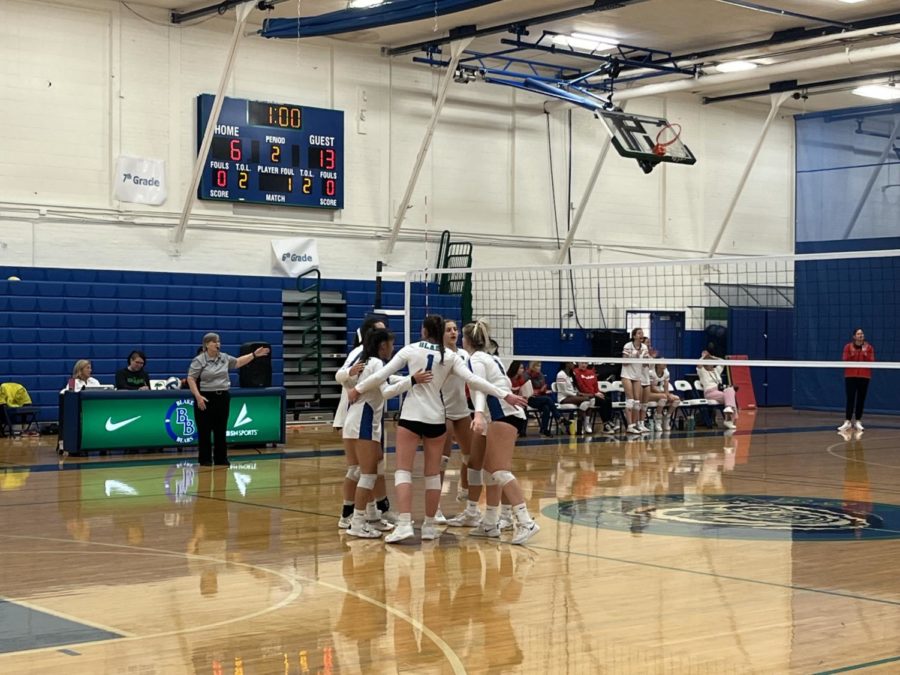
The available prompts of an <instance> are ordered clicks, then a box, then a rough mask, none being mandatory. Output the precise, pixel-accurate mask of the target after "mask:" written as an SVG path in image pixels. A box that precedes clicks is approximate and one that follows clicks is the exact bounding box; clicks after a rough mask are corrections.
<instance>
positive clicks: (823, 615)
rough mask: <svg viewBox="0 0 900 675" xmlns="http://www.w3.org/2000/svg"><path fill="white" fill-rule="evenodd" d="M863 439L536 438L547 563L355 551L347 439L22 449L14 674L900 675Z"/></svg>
mask: <svg viewBox="0 0 900 675" xmlns="http://www.w3.org/2000/svg"><path fill="white" fill-rule="evenodd" d="M839 422H840V420H839V419H838V416H834V415H823V414H817V413H799V412H793V411H788V410H770V411H762V412H759V413H758V414H756V415H751V414H744V415H743V416H742V418H741V420H740V422H739V429H738V431H737V433H736V434H734V435H733V436H730V437H726V436H724V435H723V434H722V432H721V431H709V430H706V429H704V428H702V427H701V428H698V429H697V430H696V431H695V432H694V433H691V434H688V433H685V432H673V433H672V434H670V435H666V436H661V435H657V436H651V437H648V438H646V439H643V440H634V441H624V440H621V441H608V440H600V439H594V440H593V441H585V440H584V439H577V440H576V439H570V438H568V437H562V438H560V440H558V441H557V440H550V441H545V440H543V439H539V438H536V437H529V438H527V439H524V440H523V441H522V443H521V447H520V448H519V450H518V454H517V459H516V462H515V467H514V470H515V473H516V474H517V475H518V477H519V481H520V483H521V484H522V486H523V488H524V490H525V493H526V495H527V497H528V506H529V508H530V510H531V512H532V513H533V514H535V515H537V516H538V518H539V522H540V524H541V528H542V530H541V532H540V533H539V534H538V535H537V536H536V537H535V538H534V539H532V541H531V542H530V545H528V546H525V547H516V546H511V545H509V544H506V543H497V542H494V541H483V540H474V539H471V538H468V537H467V536H466V530H465V529H449V530H447V531H446V533H445V534H444V536H443V537H442V538H440V539H439V540H438V541H435V542H425V543H421V542H419V540H418V538H416V539H415V540H414V543H411V544H409V545H394V546H385V545H384V544H383V543H382V542H381V541H378V540H376V541H362V540H352V539H351V538H349V537H347V536H346V535H343V534H339V533H338V529H337V513H338V510H339V506H340V492H339V488H340V484H341V480H342V477H343V474H344V468H343V467H344V463H343V458H342V456H341V453H340V451H339V447H340V439H339V438H338V437H337V436H336V435H335V434H333V433H331V432H330V431H328V430H327V429H320V430H310V429H308V428H307V429H290V430H289V442H288V444H287V446H286V447H285V448H281V449H279V450H280V451H279V452H278V453H274V452H269V453H268V454H258V453H257V452H256V451H243V452H240V451H235V452H233V453H232V461H233V466H232V468H231V469H230V470H222V469H219V470H212V469H200V468H199V467H198V466H197V465H196V464H194V463H193V462H192V461H191V460H192V456H191V455H189V454H176V453H172V454H163V455H147V454H139V455H109V456H93V457H91V458H89V459H74V458H69V459H67V460H66V461H65V462H64V463H59V462H58V458H57V456H56V454H55V452H54V451H53V449H52V448H53V443H54V442H55V439H54V438H52V437H51V438H49V440H48V438H46V437H44V438H29V437H26V438H16V439H0V513H2V523H3V527H2V530H0V579H2V585H0V673H60V672H63V673H70V674H71V673H127V674H131V673H135V674H141V675H145V674H163V673H165V674H173V673H203V674H209V675H253V674H256V673H274V674H279V675H281V674H294V673H296V674H302V673H313V674H316V673H323V674H327V673H398V672H404V673H463V672H469V673H514V672H525V673H573V674H574V673H710V674H712V673H715V674H720V673H839V672H845V671H856V670H859V671H862V672H885V673H887V672H900V574H898V563H897V560H898V559H900V539H898V537H900V456H898V453H897V446H898V440H900V421H898V420H897V419H895V418H885V417H881V418H879V417H877V416H870V417H869V418H868V419H867V420H866V424H867V429H866V431H865V432H864V433H863V434H862V435H857V436H856V437H854V436H848V438H847V439H845V438H842V437H841V436H839V435H838V434H837V433H835V430H834V427H835V426H836V424H837V423H839ZM532 433H534V429H533V427H532ZM392 466H393V461H392V458H390V457H389V459H388V467H389V470H390V469H391V467H392ZM456 466H458V458H457V457H454V459H453V462H452V463H451V467H456ZM419 474H420V475H421V471H419ZM448 477H449V480H448V483H449V485H448V486H447V487H446V492H445V495H444V499H443V504H442V505H443V511H444V512H445V513H446V514H448V515H453V514H455V513H456V512H457V511H458V510H459V507H458V505H457V503H456V501H455V499H454V496H455V493H456V480H457V474H456V472H455V471H450V472H448ZM416 483H417V488H418V489H421V479H417V481H416ZM389 489H390V488H389ZM419 494H420V493H419ZM417 503H418V504H419V508H421V501H420V497H419V498H418V499H417ZM414 516H415V517H418V518H421V513H418V514H414Z"/></svg>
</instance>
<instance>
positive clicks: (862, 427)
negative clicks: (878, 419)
mask: <svg viewBox="0 0 900 675" xmlns="http://www.w3.org/2000/svg"><path fill="white" fill-rule="evenodd" d="M853 428H854V429H856V430H857V431H865V430H866V428H865V427H864V426H863V425H862V422H860V421H859V420H856V424H854V425H853Z"/></svg>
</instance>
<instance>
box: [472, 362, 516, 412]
mask: <svg viewBox="0 0 900 675" xmlns="http://www.w3.org/2000/svg"><path fill="white" fill-rule="evenodd" d="M469 368H470V369H471V371H472V372H473V373H475V374H476V375H477V376H478V377H481V378H484V379H485V380H487V381H488V382H490V383H491V384H492V385H494V386H495V387H496V388H497V389H501V390H503V392H504V396H505V395H506V394H507V393H509V392H510V391H512V384H511V383H510V381H509V378H508V377H507V376H506V370H504V368H503V364H502V363H500V359H498V358H497V357H496V356H490V355H489V354H486V353H484V352H475V353H474V354H472V356H471V357H469ZM472 402H473V403H474V404H475V410H478V411H480V412H481V413H482V414H483V415H484V416H485V418H486V420H487V421H488V422H493V421H495V420H501V419H503V418H504V417H509V416H510V415H512V416H514V417H522V418H524V417H525V411H524V410H522V409H521V408H517V407H515V406H512V405H510V404H509V403H507V402H506V401H504V400H503V397H502V396H494V395H491V394H485V392H482V391H478V390H477V389H476V390H474V391H473V392H472Z"/></svg>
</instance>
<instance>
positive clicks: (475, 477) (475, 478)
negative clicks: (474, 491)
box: [466, 469, 482, 485]
mask: <svg viewBox="0 0 900 675" xmlns="http://www.w3.org/2000/svg"><path fill="white" fill-rule="evenodd" d="M466 476H467V477H468V479H469V485H481V484H482V483H481V469H466Z"/></svg>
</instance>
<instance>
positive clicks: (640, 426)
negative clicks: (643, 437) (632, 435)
mask: <svg viewBox="0 0 900 675" xmlns="http://www.w3.org/2000/svg"><path fill="white" fill-rule="evenodd" d="M637 430H638V433H641V434H646V433H647V432H648V431H650V429H648V428H647V425H646V424H644V423H643V422H642V421H641V422H638V423H637Z"/></svg>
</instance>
